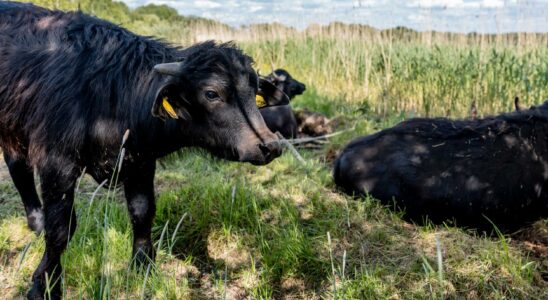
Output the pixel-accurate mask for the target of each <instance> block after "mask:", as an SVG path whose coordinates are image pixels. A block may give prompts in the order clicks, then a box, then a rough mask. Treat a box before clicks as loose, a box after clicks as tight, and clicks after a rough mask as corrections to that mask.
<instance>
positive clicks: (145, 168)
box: [124, 161, 156, 266]
mask: <svg viewBox="0 0 548 300" xmlns="http://www.w3.org/2000/svg"><path fill="white" fill-rule="evenodd" d="M155 168H156V164H155V162H154V161H151V162H147V163H145V164H143V165H141V166H139V167H134V168H131V169H130V170H127V171H128V174H129V176H128V177H127V178H126V180H125V182H124V190H125V194H126V199H127V206H128V211H129V216H130V219H131V225H132V226H133V259H135V262H136V264H137V265H139V266H140V265H142V264H143V263H145V262H146V261H147V260H148V259H151V260H154V254H155V253H154V248H153V247H152V240H151V231H152V222H153V220H154V215H155V213H156V203H155V201H154V172H155Z"/></svg>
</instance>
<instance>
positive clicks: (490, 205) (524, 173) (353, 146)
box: [334, 102, 548, 230]
mask: <svg viewBox="0 0 548 300" xmlns="http://www.w3.org/2000/svg"><path fill="white" fill-rule="evenodd" d="M334 178H335V182H336V184H337V185H339V186H340V187H341V188H343V189H344V190H345V191H346V192H348V193H350V194H354V193H357V194H366V193H369V194H370V195H371V196H373V197H374V198H377V199H379V200H380V201H381V202H382V203H383V204H385V205H394V204H395V205H396V206H398V207H400V208H403V209H405V212H406V217H407V218H408V219H411V220H414V221H416V222H422V221H423V220H425V219H426V218H428V219H429V220H432V221H434V222H442V221H445V220H447V219H455V220H456V223H457V225H464V226H471V227H476V228H479V229H485V230H490V229H492V228H493V227H492V225H491V223H490V222H489V221H488V220H487V218H489V219H490V220H491V221H492V222H493V223H494V224H495V225H496V226H498V227H499V228H500V229H502V230H515V229H517V228H519V227H521V226H524V225H526V224H528V223H530V222H533V221H535V220H538V219H539V218H545V217H548V189H547V188H546V187H547V184H548V102H545V103H544V104H543V105H541V106H539V107H533V108H531V109H528V110H521V111H517V112H513V113H508V114H502V115H499V116H495V117H489V118H485V119H478V120H449V119H441V118H440V119H420V118H419V119H411V120H408V121H405V122H402V123H400V124H398V125H396V126H395V127H392V128H389V129H385V130H382V131H380V132H378V133H376V134H373V135H370V136H366V137H363V138H359V139H357V140H354V141H352V142H351V143H350V144H349V145H348V146H347V147H346V148H345V149H344V150H343V152H342V153H341V155H340V156H339V157H338V159H337V161H336V164H335V169H334Z"/></svg>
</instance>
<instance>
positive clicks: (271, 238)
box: [0, 122, 547, 299]
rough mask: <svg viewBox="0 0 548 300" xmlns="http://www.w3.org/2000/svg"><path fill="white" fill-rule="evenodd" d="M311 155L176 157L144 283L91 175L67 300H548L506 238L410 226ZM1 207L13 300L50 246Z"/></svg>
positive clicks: (164, 183) (1, 261)
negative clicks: (263, 159) (338, 185)
mask: <svg viewBox="0 0 548 300" xmlns="http://www.w3.org/2000/svg"><path fill="white" fill-rule="evenodd" d="M367 123H370V122H367ZM369 126H370V127H371V128H373V127H374V124H370V125H369ZM365 127H367V126H365ZM364 130H365V129H364ZM302 154H303V155H304V157H305V159H306V164H305V165H302V164H300V163H299V162H298V161H297V160H296V159H294V158H293V157H292V156H290V155H289V154H288V153H286V154H284V155H283V156H282V157H281V158H279V159H277V160H275V161H274V162H273V163H271V164H269V165H268V166H264V167H254V166H251V165H248V164H238V163H228V162H224V161H220V160H218V159H213V158H211V157H209V156H208V155H205V154H203V153H200V151H186V152H185V153H184V154H183V155H179V156H176V157H173V158H170V159H167V160H166V161H165V162H164V165H165V167H160V168H159V172H158V174H157V178H156V182H157V190H158V192H159V194H158V198H157V203H158V208H157V215H156V220H155V224H154V236H155V241H156V242H157V244H156V245H158V241H159V240H161V241H162V242H161V246H160V247H159V248H160V251H159V254H158V257H157V260H156V263H155V264H154V265H153V266H152V268H151V269H150V270H149V272H148V273H147V271H146V270H142V271H141V272H139V271H135V270H132V269H129V268H128V266H129V265H130V255H131V228H130V223H129V220H128V217H127V213H126V208H125V204H124V200H123V196H122V195H121V194H120V193H115V194H114V196H113V197H114V198H115V199H111V200H108V201H107V199H106V197H107V190H101V191H99V195H98V196H97V197H96V199H95V200H94V201H93V203H92V204H91V205H90V201H89V200H90V197H91V194H92V193H93V192H94V190H95V188H96V186H97V185H96V184H94V183H93V182H91V181H90V180H89V179H87V178H86V179H85V180H84V182H83V183H82V186H81V188H80V191H79V192H78V195H77V214H78V229H77V231H76V234H75V236H74V238H73V240H72V242H71V243H70V245H69V248H68V250H67V252H66V254H65V255H64V256H63V264H64V266H65V277H64V281H63V282H62V284H63V289H64V290H65V293H66V295H67V298H69V299H76V298H83V299H92V298H93V299H97V298H102V299H109V298H113V299H124V298H126V299H134V298H139V297H144V298H154V299H184V298H203V299H209V298H217V299H235V298H242V297H247V298H253V299H270V298H283V297H286V298H290V297H294V298H302V299H310V298H337V299H364V298H366V299H379V298H390V299H408V298H417V299H424V298H436V299H439V298H455V297H471V298H491V299H500V298H522V299H530V298H545V297H546V296H547V291H546V283H544V282H542V279H539V278H540V277H539V276H540V275H539V272H540V270H541V268H540V267H541V262H539V261H535V260H531V259H530V258H529V257H528V253H527V252H525V251H523V250H522V249H521V247H519V246H518V244H516V243H510V242H509V240H510V239H509V238H508V237H504V236H500V237H499V238H486V237H482V236H478V235H477V234H475V233H474V232H466V231H463V230H461V229H455V228H450V227H447V228H446V227H443V226H442V227H434V226H425V227H416V226H413V225H410V224H407V223H405V222H403V221H401V219H400V218H399V216H398V214H396V213H393V212H391V211H389V210H387V209H385V208H383V207H380V206H379V205H378V204H377V203H376V202H375V201H374V200H372V199H368V198H363V199H353V198H351V197H347V196H344V195H342V194H340V193H338V192H337V191H336V190H335V189H334V186H333V183H332V181H331V177H330V169H329V167H328V165H326V164H325V163H323V162H321V156H322V155H323V152H321V153H312V152H308V151H303V153H302ZM0 198H1V199H2V200H3V203H2V216H1V221H0V274H2V276H1V277H0V286H2V287H3V290H4V295H8V296H9V297H17V296H19V295H22V294H24V292H25V290H26V289H27V288H28V286H29V281H30V277H31V274H32V271H33V270H34V268H35V267H36V265H37V263H38V261H39V259H40V257H41V253H42V251H43V248H44V243H43V238H42V237H36V236H35V235H34V234H32V233H31V232H29V231H28V229H26V224H25V219H24V217H23V210H22V207H21V204H20V203H19V199H18V196H17V195H16V193H15V191H14V188H13V187H12V185H11V183H10V182H9V181H7V182H3V183H2V184H1V186H0ZM111 198H112V196H111ZM537 226H545V224H544V225H543V224H540V225H537ZM544 228H545V227H544ZM162 232H163V234H162ZM436 235H437V236H439V241H440V244H441V252H440V253H441V257H442V259H443V277H442V281H441V282H440V277H439V273H438V270H437V268H438V264H437V259H438V254H437V251H436V238H435V237H436ZM161 236H162V237H161ZM328 236H329V238H328ZM27 248H28V249H27ZM6 293H7V294H6Z"/></svg>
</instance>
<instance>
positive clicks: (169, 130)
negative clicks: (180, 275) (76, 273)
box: [0, 2, 281, 299]
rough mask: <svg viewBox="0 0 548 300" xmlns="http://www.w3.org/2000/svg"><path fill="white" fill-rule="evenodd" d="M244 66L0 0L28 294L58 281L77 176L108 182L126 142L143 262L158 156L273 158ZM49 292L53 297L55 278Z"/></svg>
mask: <svg viewBox="0 0 548 300" xmlns="http://www.w3.org/2000/svg"><path fill="white" fill-rule="evenodd" d="M251 63H252V60H251V58H250V57H248V56H246V55H244V54H243V53H242V51H240V50H239V49H237V48H236V47H235V46H233V45H232V44H215V43H214V42H205V43H202V44H197V45H194V46H192V47H190V48H187V49H181V48H177V47H173V46H170V45H168V44H166V43H164V42H161V41H157V40H154V39H151V38H145V37H141V36H138V35H135V34H133V33H131V32H129V31H127V30H125V29H123V28H121V27H119V26H116V25H113V24H111V23H109V22H106V21H102V20H99V19H96V18H94V17H91V16H87V15H85V14H82V13H77V12H72V13H64V12H60V11H50V10H46V9H43V8H40V7H37V6H33V5H28V4H16V3H9V2H0V147H2V149H3V150H4V156H5V160H6V162H7V165H8V167H9V171H10V173H11V176H12V178H13V181H14V183H15V186H16V188H17V189H18V191H19V193H20V194H21V198H22V200H23V202H24V205H25V209H26V211H27V217H28V223H29V226H30V227H31V228H32V229H34V230H36V231H41V230H42V229H45V240H46V249H45V253H44V256H43V258H42V261H41V262H40V265H39V266H38V268H37V269H36V271H35V272H34V275H33V286H32V288H31V290H30V291H29V293H28V297H29V298H31V299H41V298H43V296H44V291H45V289H46V276H48V278H49V279H48V280H49V282H58V281H57V280H56V279H57V278H59V274H61V273H62V269H61V263H60V257H61V254H62V253H63V251H64V250H65V248H66V246H67V243H68V241H69V240H70V237H71V235H72V234H73V232H74V230H75V228H76V214H75V210H74V207H73V200H74V189H75V182H76V180H77V178H78V177H79V175H80V174H81V173H82V172H83V170H85V171H86V172H87V173H89V174H90V175H91V176H93V177H94V178H95V179H96V180H97V181H98V182H103V181H104V180H108V179H110V178H112V175H113V172H114V171H113V170H114V169H116V168H117V159H118V157H119V153H120V146H121V143H122V141H123V140H124V141H125V144H124V147H125V156H123V163H122V164H121V166H122V167H121V173H120V174H119V181H120V182H121V183H123V185H124V191H125V195H126V198H127V204H128V210H129V214H130V219H131V222H132V225H133V255H134V256H136V259H137V261H138V262H141V263H142V262H143V261H145V260H146V258H147V256H148V257H151V258H153V257H154V252H153V247H152V242H151V225H152V221H153V217H154V214H155V201H154V186H153V184H154V183H153V180H154V172H155V161H156V159H157V158H158V157H161V156H164V155H166V154H168V153H170V152H173V151H175V150H177V149H179V148H181V147H187V146H198V147H203V148H205V149H208V150H209V151H210V152H211V153H213V154H214V155H217V156H219V157H222V158H225V159H229V160H236V161H245V162H251V163H253V164H257V165H261V164H266V163H268V162H270V161H271V160H272V159H274V158H276V157H277V156H279V155H280V153H281V149H280V146H279V145H278V142H277V137H276V136H275V135H274V134H273V133H272V132H270V131H269V130H268V128H267V127H266V125H265V123H264V121H263V118H262V117H261V115H260V113H259V110H258V109H257V107H256V105H255V95H256V93H257V90H258V78H257V74H256V72H255V71H254V70H253V69H252V67H251ZM127 129H129V133H130V134H129V136H127V135H125V134H124V133H125V132H128V131H126V130H127ZM33 169H36V170H37V173H38V176H39V178H40V181H41V187H42V189H41V190H42V191H41V193H42V201H43V205H41V203H40V200H39V198H38V195H37V192H36V189H35V185H34V179H33ZM50 292H51V295H52V298H59V297H60V296H61V290H60V284H56V285H55V286H54V287H53V288H52V289H51V291H50Z"/></svg>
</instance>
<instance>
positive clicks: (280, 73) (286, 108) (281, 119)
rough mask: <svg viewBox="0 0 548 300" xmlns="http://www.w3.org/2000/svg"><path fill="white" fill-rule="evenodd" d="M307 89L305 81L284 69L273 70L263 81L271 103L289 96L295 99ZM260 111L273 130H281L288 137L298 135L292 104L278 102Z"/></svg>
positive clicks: (263, 87) (262, 85) (262, 84)
mask: <svg viewBox="0 0 548 300" xmlns="http://www.w3.org/2000/svg"><path fill="white" fill-rule="evenodd" d="M273 87H274V88H273ZM305 89H306V86H305V85H304V84H303V83H301V82H299V81H297V80H295V79H294V78H293V77H291V75H290V74H289V73H288V72H287V71H286V70H283V69H277V70H275V71H273V72H272V73H271V74H269V75H268V76H266V82H264V83H261V90H265V92H264V94H265V95H266V97H268V99H270V103H269V105H277V103H280V102H282V101H285V100H286V99H287V98H289V99H293V98H294V97H295V96H297V95H301V94H302V93H303V92H304V91H305ZM266 97H265V98H266ZM259 111H260V112H261V115H262V116H263V118H264V120H265V123H266V126H268V128H269V129H270V130H271V131H272V132H276V131H279V132H280V133H281V134H282V135H283V136H284V137H286V138H294V137H296V136H297V133H298V131H297V129H298V126H297V120H296V119H295V116H294V115H293V110H292V109H291V105H289V104H287V105H279V104H278V105H277V106H272V107H264V108H261V109H259Z"/></svg>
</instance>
